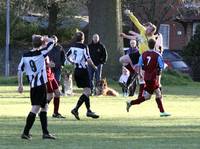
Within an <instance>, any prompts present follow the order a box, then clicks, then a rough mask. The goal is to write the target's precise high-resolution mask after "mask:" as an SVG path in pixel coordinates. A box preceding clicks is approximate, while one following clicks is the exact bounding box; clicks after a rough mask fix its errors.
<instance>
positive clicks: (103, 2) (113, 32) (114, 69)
mask: <svg viewBox="0 0 200 149" xmlns="http://www.w3.org/2000/svg"><path fill="white" fill-rule="evenodd" d="M88 9H89V42H91V39H92V35H93V34H94V33H98V34H99V35H100V40H101V42H102V43H103V44H104V45H105V46H106V49H107V52H108V60H107V63H106V64H105V65H104V69H103V76H106V77H110V78H113V79H118V77H119V75H120V73H121V64H120V63H119V57H120V53H121V50H122V44H123V42H122V39H121V38H120V37H119V34H120V32H122V18H121V15H122V14H121V0H91V1H90V2H89V4H88Z"/></svg>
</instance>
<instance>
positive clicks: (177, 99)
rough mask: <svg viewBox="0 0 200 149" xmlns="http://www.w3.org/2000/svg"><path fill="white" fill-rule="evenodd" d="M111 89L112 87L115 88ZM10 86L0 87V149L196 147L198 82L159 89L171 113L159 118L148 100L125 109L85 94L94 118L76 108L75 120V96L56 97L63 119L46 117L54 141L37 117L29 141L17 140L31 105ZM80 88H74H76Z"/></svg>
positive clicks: (25, 95)
mask: <svg viewBox="0 0 200 149" xmlns="http://www.w3.org/2000/svg"><path fill="white" fill-rule="evenodd" d="M115 87H116V86H115ZM16 89H17V88H16V86H0V149H13V148H19V149H33V148H37V149H39V148H48V149H51V148H52V149H57V148H58V149H64V148H66V149H199V148H200V142H199V138H200V108H199V107H200V92H199V90H200V84H198V83H196V84H190V85H185V86H183V85H182V86H170V87H169V86H166V87H164V89H163V90H164V94H165V95H164V107H165V109H166V111H167V112H170V113H171V114H172V116H171V117H167V118H160V117H159V112H158V109H157V106H156V103H155V100H154V97H152V99H151V100H149V101H147V102H145V103H143V104H141V105H139V106H135V107H132V108H131V110H130V112H129V113H127V112H126V111H125V101H126V100H127V99H128V98H124V97H122V96H120V97H114V98H113V97H95V96H93V97H91V106H92V109H93V110H94V111H95V112H97V113H98V114H100V116H101V117H100V119H97V120H94V119H90V118H87V117H86V116H85V112H86V110H85V107H84V106H83V107H82V108H81V109H80V117H81V121H76V120H75V119H74V117H73V116H72V115H71V114H70V111H71V109H72V108H73V107H74V105H75V103H76V101H77V98H78V96H79V94H76V96H74V97H62V98H61V105H60V112H61V113H62V114H64V115H65V116H66V119H53V118H52V117H51V114H52V110H53V104H52V103H51V104H50V107H49V113H48V118H49V130H50V131H51V132H52V133H54V134H56V136H57V137H58V139H57V140H55V141H54V140H53V141H52V140H42V139H41V127H40V122H39V119H38V118H37V120H36V122H35V125H34V127H33V128H32V130H31V133H32V135H33V139H32V140H31V141H26V140H22V139H20V134H21V132H22V130H23V127H24V124H25V119H26V116H27V113H28V112H29V110H30V108H31V105H30V102H29V91H28V89H29V88H28V87H26V88H25V93H23V94H18V93H17V92H16ZM76 92H80V90H78V91H77V90H76Z"/></svg>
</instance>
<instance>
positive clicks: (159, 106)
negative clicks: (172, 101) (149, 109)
mask: <svg viewBox="0 0 200 149" xmlns="http://www.w3.org/2000/svg"><path fill="white" fill-rule="evenodd" d="M156 103H157V105H158V109H159V110H160V112H164V108H163V105H162V98H156Z"/></svg>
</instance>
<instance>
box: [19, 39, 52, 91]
mask: <svg viewBox="0 0 200 149" xmlns="http://www.w3.org/2000/svg"><path fill="white" fill-rule="evenodd" d="M53 46H54V43H53V42H49V43H48V44H47V46H46V47H45V48H42V49H40V50H34V49H33V50H31V51H29V52H27V53H24V54H23V56H22V58H21V61H20V63H19V66H18V71H22V72H25V73H26V75H27V78H28V81H29V83H30V86H31V88H33V87H37V86H40V85H42V84H45V83H46V82H47V74H46V65H45V57H46V56H47V54H48V52H49V51H50V50H51V49H52V48H53Z"/></svg>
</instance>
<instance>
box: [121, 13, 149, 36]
mask: <svg viewBox="0 0 200 149" xmlns="http://www.w3.org/2000/svg"><path fill="white" fill-rule="evenodd" d="M124 13H125V14H126V15H127V16H129V18H130V19H131V21H132V22H133V23H134V24H135V26H136V27H137V28H138V30H139V31H140V33H141V32H143V33H144V32H145V31H146V28H145V27H144V26H143V25H142V24H141V23H140V22H139V20H138V19H137V18H136V17H135V16H134V15H133V13H132V12H131V11H130V10H125V11H124Z"/></svg>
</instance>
